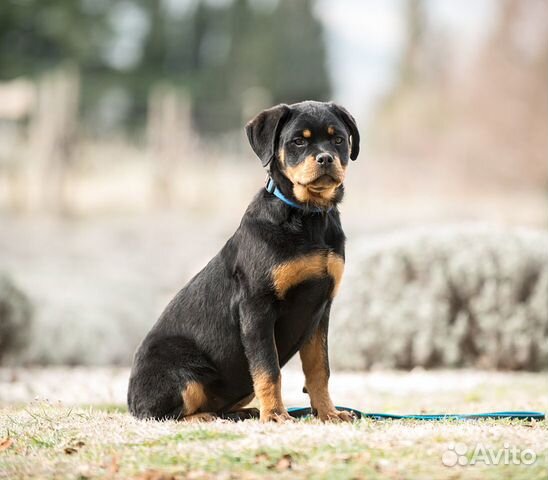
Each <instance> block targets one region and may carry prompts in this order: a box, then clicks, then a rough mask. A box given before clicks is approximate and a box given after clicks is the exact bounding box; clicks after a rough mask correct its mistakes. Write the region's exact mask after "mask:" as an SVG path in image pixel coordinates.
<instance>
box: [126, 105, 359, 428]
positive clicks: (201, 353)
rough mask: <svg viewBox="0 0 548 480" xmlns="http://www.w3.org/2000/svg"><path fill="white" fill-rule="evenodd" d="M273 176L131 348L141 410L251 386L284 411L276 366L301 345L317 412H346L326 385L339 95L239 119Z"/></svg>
mask: <svg viewBox="0 0 548 480" xmlns="http://www.w3.org/2000/svg"><path fill="white" fill-rule="evenodd" d="M246 133H247V137H248V138H249V143H250V144H251V147H252V149H253V151H254V152H255V153H256V155H257V156H258V157H259V159H260V160H261V162H262V165H263V167H264V168H265V169H266V170H267V172H268V174H269V177H268V181H267V185H266V188H263V189H261V190H260V191H259V192H258V193H257V194H256V195H255V198H254V199H253V201H252V202H251V204H250V205H249V206H248V208H247V211H246V212H245V214H244V216H243V218H242V221H241V223H240V226H239V227H238V229H237V230H236V233H234V235H233V236H232V238H230V239H229V240H228V242H227V243H226V244H225V245H224V247H223V248H222V249H221V251H220V252H219V253H218V254H217V255H216V256H215V257H214V258H213V259H212V260H211V261H210V262H209V263H208V264H207V265H206V266H205V267H204V269H203V270H202V271H201V272H200V273H198V274H197V275H196V276H195V277H194V278H192V279H191V280H190V281H189V282H188V284H187V285H186V286H185V287H184V288H183V289H182V290H181V291H179V293H177V295H176V296H175V298H174V299H173V300H172V301H171V302H170V303H169V305H168V306H167V307H166V309H165V311H164V312H163V313H162V315H161V317H160V318H159V320H158V321H157V322H156V324H155V325H154V326H153V327H152V330H151V331H150V332H149V333H148V335H147V336H146V338H145V339H144V340H143V342H142V343H141V345H140V346H139V348H138V349H137V352H136V353H135V357H134V362H133V368H132V371H131V376H130V380H129V389H128V405H129V410H130V412H131V413H132V414H133V415H135V416H136V417H139V418H155V419H187V420H209V419H212V418H215V417H216V416H225V415H229V414H230V413H231V412H232V413H234V414H236V415H238V414H239V413H238V412H240V411H241V415H242V416H245V410H244V409H243V407H244V406H245V405H247V404H248V403H249V402H250V401H251V400H252V399H253V398H254V397H255V396H256V397H257V399H258V401H259V404H260V412H256V413H257V414H259V413H260V419H261V421H263V422H266V421H278V422H279V421H284V420H288V419H290V418H291V417H290V416H289V415H288V413H287V410H286V409H285V407H284V404H283V401H282V397H281V373H280V369H281V367H283V365H284V364H285V363H287V361H288V360H289V359H290V358H291V357H292V356H293V355H295V354H296V353H297V352H299V354H300V357H301V361H302V367H303V371H304V376H305V389H304V391H306V392H307V393H308V394H309V396H310V403H311V406H312V409H313V410H314V412H315V413H316V415H317V416H318V418H320V419H321V420H323V421H341V420H343V421H349V420H351V419H352V417H351V414H349V413H348V412H343V411H337V410H336V409H335V407H334V405H333V402H332V401H331V397H330V395H329V391H328V379H329V362H328V354H327V333H328V326H329V311H330V308H331V303H332V301H333V298H334V297H335V295H336V293H337V288H338V286H339V283H340V281H341V277H342V274H343V270H344V244H345V236H344V233H343V229H342V227H341V222H340V217H339V211H338V209H337V204H338V203H339V202H340V201H341V200H342V198H343V194H344V186H343V182H344V179H345V173H346V168H347V165H348V159H349V158H350V159H352V160H355V159H356V158H357V156H358V153H359V145H360V135H359V133H358V129H357V126H356V122H355V120H354V118H353V117H352V116H351V115H350V113H348V111H347V110H345V109H344V108H343V107H341V106H339V105H336V104H334V103H322V102H314V101H307V102H302V103H296V104H293V105H285V104H281V105H277V106H275V107H273V108H270V109H268V110H265V111H263V112H261V113H260V114H259V115H257V116H256V117H255V118H254V119H253V120H251V121H250V122H249V123H248V124H247V126H246Z"/></svg>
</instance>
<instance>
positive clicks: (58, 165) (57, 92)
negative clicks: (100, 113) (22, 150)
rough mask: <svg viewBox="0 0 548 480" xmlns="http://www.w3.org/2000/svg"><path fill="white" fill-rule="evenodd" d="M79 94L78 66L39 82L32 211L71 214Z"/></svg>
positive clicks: (32, 133) (30, 172) (30, 168)
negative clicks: (68, 181) (69, 191)
mask: <svg viewBox="0 0 548 480" xmlns="http://www.w3.org/2000/svg"><path fill="white" fill-rule="evenodd" d="M79 95H80V78H79V74H78V71H77V70H76V69H75V68H74V67H65V68H62V69H59V70H56V71H54V72H51V73H48V74H45V75H44V76H43V77H42V79H41V80H40V82H39V85H38V98H37V102H36V108H35V110H34V112H33V114H32V116H31V122H30V127H29V155H28V157H29V158H28V162H27V178H28V182H27V185H28V196H27V199H28V200H27V207H28V208H29V209H30V210H46V211H51V212H54V213H57V214H67V213H69V212H70V205H69V204H68V203H67V198H66V193H67V192H66V185H65V183H66V177H67V174H68V170H69V167H70V163H71V160H72V158H73V153H74V148H75V145H76V133H77V126H78V105H79Z"/></svg>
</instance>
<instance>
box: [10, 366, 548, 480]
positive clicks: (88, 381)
mask: <svg viewBox="0 0 548 480" xmlns="http://www.w3.org/2000/svg"><path fill="white" fill-rule="evenodd" d="M0 373H1V372H0ZM13 373H14V372H7V371H4V372H3V375H0V479H4V478H5V479H10V480H17V479H49V478H54V479H60V480H65V479H80V480H83V479H95V478H101V479H109V480H118V479H135V480H136V479H140V480H161V479H164V480H166V479H178V478H199V479H202V478H205V479H207V478H222V479H229V478H244V479H246V478H251V479H252V478H262V477H265V478H280V479H305V478H306V479H308V478H312V479H351V478H357V479H359V478H368V479H369V478H372V479H407V478H410V479H411V478H412V479H429V480H430V479H437V478H440V479H441V478H443V479H445V478H449V479H453V480H457V479H478V480H479V479H487V480H490V479H492V480H498V479H500V478H505V479H506V478H509V479H518V480H519V479H523V480H525V479H527V480H529V479H533V480H534V479H539V480H540V479H543V480H545V479H547V478H548V422H546V421H543V422H519V421H507V420H505V421H493V420H485V421H469V422H457V421H443V422H420V421H380V422H376V421H372V420H361V421H357V422H354V423H353V424H322V423H320V422H318V421H316V420H311V419H307V420H300V421H296V422H294V423H288V424H283V425H278V424H266V425H263V424H261V423H259V422H258V421H255V420H251V421H245V422H239V423H233V422H228V421H220V420H219V421H216V422H213V423H208V424H186V423H178V422H172V421H167V422H154V421H140V420H136V419H134V418H133V417H131V416H130V415H129V414H128V413H127V408H126V407H125V406H124V405H123V403H122V402H123V398H124V396H125V388H126V385H125V381H124V382H121V383H120V385H118V383H117V382H111V383H109V382H108V379H109V378H111V377H112V378H118V376H116V375H110V376H109V375H108V374H107V373H108V372H103V371H101V372H98V373H97V372H94V370H93V369H85V370H83V369H76V370H74V371H73V370H70V369H64V370H62V371H57V373H56V374H55V375H54V374H53V373H55V372H54V371H48V372H45V371H44V372H42V371H34V370H33V371H28V372H27V371H23V370H21V371H19V370H18V371H17V372H15V373H16V375H13ZM14 377H15V381H13V378H14ZM2 378H6V379H8V380H7V381H3V382H2ZM301 387H302V374H300V372H297V371H292V370H291V369H290V370H288V371H286V372H285V375H284V389H285V391H284V398H285V400H286V401H287V403H288V405H305V404H306V403H305V402H306V401H307V398H306V396H304V395H302V394H301V393H300V388H301ZM101 389H103V390H101ZM331 390H332V394H333V395H334V398H335V399H336V400H337V401H338V402H341V403H342V404H344V405H349V406H355V407H357V408H361V409H362V410H367V411H369V412H371V411H377V412H394V413H414V412H431V413H440V412H463V413H473V412H481V411H496V410H503V409H508V410H529V409H535V410H540V411H545V412H546V411H548V376H547V375H546V373H545V372H544V373H510V372H479V371H464V370H460V371H432V372H425V371H414V372H409V373H405V372H389V371H385V372H369V373H365V374H364V373H343V372H335V373H334V375H333V377H332V382H331ZM107 391H109V392H111V395H107V394H106V392H107ZM21 392H27V393H25V395H27V397H24V396H22V394H21ZM36 395H40V396H41V398H42V399H41V400H34V401H29V398H33V397H34V396H36ZM44 395H47V396H48V397H49V398H51V399H54V398H64V401H65V402H71V403H73V404H74V405H75V406H74V407H70V406H68V404H63V403H59V402H54V401H53V400H52V401H51V402H49V401H47V400H43V398H44ZM81 398H86V399H87V400H88V401H89V402H101V401H103V402H105V401H106V402H108V403H98V404H95V405H93V406H92V405H83V404H81V403H80V404H78V402H79V401H80V400H79V399H81ZM451 447H452V448H453V450H451V449H450V448H451ZM457 448H464V449H465V450H466V451H465V452H463V455H462V457H456V454H455V449H457ZM477 448H479V449H480V450H477ZM481 449H483V450H481ZM513 449H516V450H517V451H518V453H521V452H524V451H525V452H526V453H528V454H529V455H535V456H536V459H535V460H536V461H535V462H533V463H532V464H531V465H525V464H524V463H519V464H513V463H512V460H513V457H510V456H509V455H511V453H512V451H513ZM475 450H476V455H474V451H475ZM482 452H483V456H481V455H480V454H481V453H482ZM459 453H460V450H459ZM452 455H453V456H452ZM478 455H479V456H478ZM486 455H487V456H486ZM491 455H495V456H496V455H501V456H502V457H501V459H500V460H499V461H498V462H495V463H498V464H497V465H492V464H490V463H493V462H492V461H490V459H492V458H494V457H492V456H491ZM505 455H506V456H507V457H508V459H507V460H506V461H505ZM458 458H462V459H463V460H466V462H467V465H466V466H459V465H456V466H452V467H448V466H445V465H444V464H443V463H442V459H446V460H447V459H449V460H451V459H452V460H455V459H458ZM516 458H517V460H518V461H520V460H521V457H520V456H519V454H518V456H517V457H516Z"/></svg>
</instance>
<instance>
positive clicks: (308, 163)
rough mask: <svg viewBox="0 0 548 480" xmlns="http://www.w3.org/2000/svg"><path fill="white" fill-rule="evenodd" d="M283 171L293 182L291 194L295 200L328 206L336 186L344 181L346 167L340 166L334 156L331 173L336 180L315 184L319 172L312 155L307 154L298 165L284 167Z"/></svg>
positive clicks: (338, 159) (339, 162)
mask: <svg viewBox="0 0 548 480" xmlns="http://www.w3.org/2000/svg"><path fill="white" fill-rule="evenodd" d="M284 172H285V175H286V176H287V178H289V180H291V183H292V184H293V194H294V195H295V198H297V200H299V201H300V202H303V203H310V204H313V205H317V206H320V207H328V206H329V205H330V204H331V202H332V201H333V198H334V197H335V193H336V191H337V188H338V187H339V186H340V185H341V184H342V183H343V182H344V177H345V174H346V168H345V167H343V166H342V164H341V160H340V158H339V157H335V162H334V170H333V174H334V176H335V178H336V180H334V181H333V182H332V183H329V184H315V183H314V181H315V179H317V178H318V174H319V170H318V163H317V162H316V158H315V157H314V156H313V155H309V156H308V157H306V158H305V159H304V161H303V162H301V163H299V164H298V165H296V166H294V167H286V168H284Z"/></svg>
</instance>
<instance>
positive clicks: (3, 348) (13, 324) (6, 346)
mask: <svg viewBox="0 0 548 480" xmlns="http://www.w3.org/2000/svg"><path fill="white" fill-rule="evenodd" d="M31 318H32V308H31V305H30V302H29V301H28V300H27V297H26V296H25V295H24V294H23V293H22V292H21V291H20V290H19V289H18V288H16V287H15V286H14V285H13V283H12V282H11V281H10V280H9V279H8V277H6V276H5V275H2V274H0V363H2V362H5V361H6V360H7V361H9V359H10V357H12V356H13V355H15V354H16V353H17V352H20V351H21V349H22V348H23V347H25V346H26V345H27V343H28V341H29V339H30V333H31V332H30V327H31Z"/></svg>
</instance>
